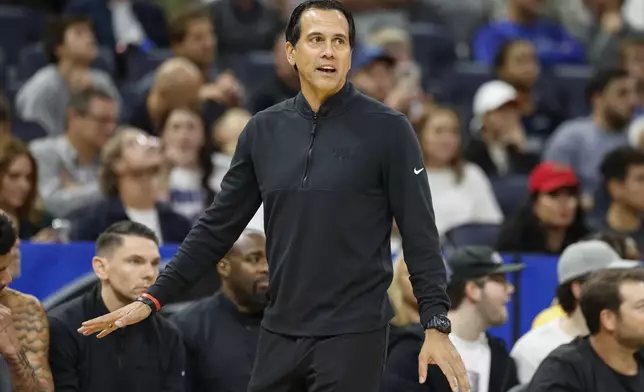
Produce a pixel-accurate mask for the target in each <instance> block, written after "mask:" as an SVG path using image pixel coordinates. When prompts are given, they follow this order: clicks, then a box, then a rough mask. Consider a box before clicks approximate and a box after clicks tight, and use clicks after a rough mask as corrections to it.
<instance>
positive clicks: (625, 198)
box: [610, 165, 644, 213]
mask: <svg viewBox="0 0 644 392" xmlns="http://www.w3.org/2000/svg"><path fill="white" fill-rule="evenodd" d="M611 185H612V186H611V187H610V188H611V190H612V191H613V192H611V193H613V198H614V200H615V201H617V202H618V203H623V204H625V205H626V206H628V207H629V208H632V209H634V210H636V211H637V212H639V213H643V212H644V165H632V166H630V167H629V168H628V169H627V170H626V178H625V179H624V181H620V180H612V184H611Z"/></svg>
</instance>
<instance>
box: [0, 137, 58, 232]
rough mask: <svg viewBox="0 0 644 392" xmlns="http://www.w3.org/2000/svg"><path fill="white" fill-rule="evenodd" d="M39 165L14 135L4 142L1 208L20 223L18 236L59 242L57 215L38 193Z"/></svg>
mask: <svg viewBox="0 0 644 392" xmlns="http://www.w3.org/2000/svg"><path fill="white" fill-rule="evenodd" d="M37 176H38V166H37V165H36V161H35V160H34V157H33V156H32V155H31V152H30V151H29V148H27V146H26V145H25V144H24V143H23V142H21V141H20V140H18V139H16V138H13V137H10V138H8V139H6V140H3V141H2V142H0V209H2V210H3V211H4V212H5V213H6V214H7V215H9V216H10V217H11V218H12V219H13V221H14V222H15V224H16V228H17V229H18V237H19V238H20V239H22V240H26V241H32V242H55V241H57V240H58V236H57V233H56V230H54V229H53V228H52V227H51V224H52V220H53V217H52V216H51V215H50V214H48V213H47V212H46V211H45V209H44V207H43V205H42V201H41V200H40V197H39V195H38V188H37V186H36V178H37Z"/></svg>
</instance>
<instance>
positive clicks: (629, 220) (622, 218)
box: [606, 202, 642, 232]
mask: <svg viewBox="0 0 644 392" xmlns="http://www.w3.org/2000/svg"><path fill="white" fill-rule="evenodd" d="M606 223H607V224H608V226H609V227H610V228H611V229H613V230H615V231H622V232H634V231H637V230H638V229H639V228H640V225H641V224H642V220H641V218H640V214H638V213H637V212H636V211H633V210H632V209H630V208H628V207H627V206H625V205H624V204H621V203H616V202H612V203H611V204H610V206H609V207H608V212H607V213H606Z"/></svg>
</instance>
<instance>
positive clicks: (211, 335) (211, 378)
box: [170, 293, 262, 392]
mask: <svg viewBox="0 0 644 392" xmlns="http://www.w3.org/2000/svg"><path fill="white" fill-rule="evenodd" d="M170 320H171V321H172V322H173V323H175V324H176V326H177V327H178V328H179V331H180V332H181V336H182V338H183V341H184V344H185V347H186V358H187V361H188V370H187V372H186V378H187V380H188V388H187V390H188V391H190V392H246V390H247V389H248V382H249V381H250V376H251V372H252V370H253V363H254V361H255V353H256V352H257V340H258V338H259V325H260V323H261V321H262V313H255V314H243V313H240V312H239V310H237V307H236V306H235V304H233V303H232V302H231V301H230V300H229V299H228V298H226V297H225V296H224V295H223V294H221V293H218V294H216V295H214V296H211V297H208V298H204V299H201V300H199V301H197V302H195V303H194V304H193V305H190V306H188V307H187V308H185V309H183V310H182V311H181V312H179V313H176V314H174V315H173V316H172V317H171V319H170Z"/></svg>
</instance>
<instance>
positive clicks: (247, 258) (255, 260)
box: [219, 234, 268, 311]
mask: <svg viewBox="0 0 644 392" xmlns="http://www.w3.org/2000/svg"><path fill="white" fill-rule="evenodd" d="M223 262H225V263H227V268H223V265H221V266H219V271H220V274H221V275H222V281H223V282H224V284H226V285H228V287H229V288H230V290H231V291H232V292H233V294H234V295H235V297H236V298H235V299H236V301H237V302H238V303H239V304H240V305H242V306H244V307H247V308H249V309H252V310H256V311H259V310H262V309H263V308H264V306H266V303H267V299H266V292H267V291H268V262H267V261H266V239H265V237H264V236H263V235H260V234H250V235H247V234H244V235H242V237H241V238H240V239H239V240H238V241H237V243H236V244H235V248H234V250H233V251H231V253H230V254H229V255H228V256H227V257H226V259H225V260H224V261H223Z"/></svg>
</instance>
